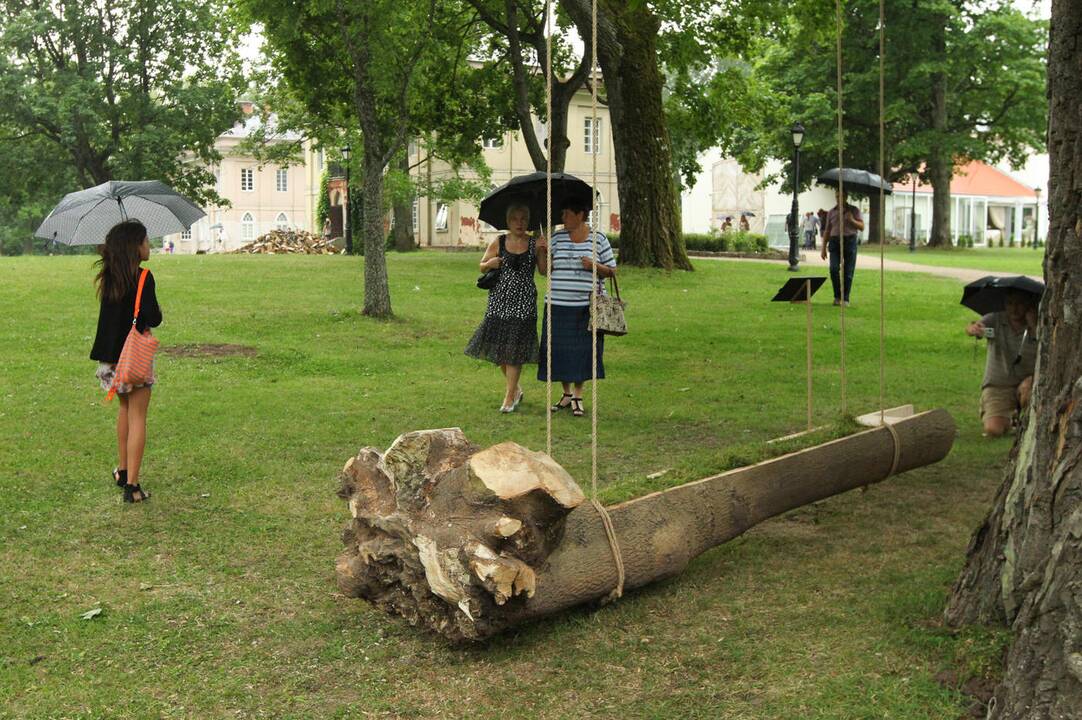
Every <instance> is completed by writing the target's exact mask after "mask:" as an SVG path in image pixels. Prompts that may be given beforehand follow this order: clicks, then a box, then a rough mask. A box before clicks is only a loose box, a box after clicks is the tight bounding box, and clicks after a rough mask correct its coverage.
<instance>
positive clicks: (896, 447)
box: [883, 423, 902, 480]
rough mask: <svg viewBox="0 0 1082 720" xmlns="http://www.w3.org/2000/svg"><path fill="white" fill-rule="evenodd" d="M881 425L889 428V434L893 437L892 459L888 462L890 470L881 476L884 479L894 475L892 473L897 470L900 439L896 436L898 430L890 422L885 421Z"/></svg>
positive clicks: (900, 446) (900, 447)
mask: <svg viewBox="0 0 1082 720" xmlns="http://www.w3.org/2000/svg"><path fill="white" fill-rule="evenodd" d="M883 427H885V428H886V429H887V430H890V436H891V437H892V438H894V459H893V460H891V463H890V472H888V473H887V475H886V477H884V478H883V479H884V480H886V479H887V478H889V477H891V476H892V475H894V473H896V472H898V460H899V459H901V457H902V439H901V438H900V437H898V431H897V430H896V429H895V428H894V426H893V425H891V424H890V423H885V424H884V426H883Z"/></svg>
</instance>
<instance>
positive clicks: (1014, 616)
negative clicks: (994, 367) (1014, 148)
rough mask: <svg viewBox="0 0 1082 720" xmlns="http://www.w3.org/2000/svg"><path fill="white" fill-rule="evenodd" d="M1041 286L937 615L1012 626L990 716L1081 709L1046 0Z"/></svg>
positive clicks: (1067, 0) (1076, 396)
mask: <svg viewBox="0 0 1082 720" xmlns="http://www.w3.org/2000/svg"><path fill="white" fill-rule="evenodd" d="M1048 96H1049V101H1050V102H1049V105H1050V107H1049V132H1048V139H1049V143H1048V144H1049V150H1050V155H1051V158H1050V162H1051V169H1050V178H1049V198H1048V206H1049V220H1050V224H1049V231H1048V249H1047V254H1046V256H1045V281H1046V284H1047V289H1046V291H1045V294H1044V299H1043V300H1042V302H1041V313H1040V320H1039V323H1038V333H1039V342H1040V346H1039V350H1038V359H1037V371H1036V373H1035V376H1034V380H1035V382H1034V391H1033V399H1032V405H1031V407H1030V410H1029V412H1027V413H1026V415H1025V420H1024V423H1023V426H1022V429H1021V431H1020V433H1019V436H1018V438H1017V439H1016V440H1015V445H1014V448H1013V449H1012V451H1011V459H1010V462H1009V463H1008V466H1007V470H1006V474H1005V478H1004V481H1003V484H1002V486H1001V487H1000V489H999V492H998V494H997V495H996V499H995V502H994V504H993V507H992V510H991V512H990V513H989V514H988V517H987V518H985V520H984V522H983V524H982V525H981V527H980V528H978V530H977V531H976V533H975V534H974V536H973V539H972V541H971V543H970V547H969V552H968V554H967V558H966V565H965V567H964V569H963V570H962V573H961V575H960V576H959V577H958V580H957V581H956V582H955V585H954V589H953V591H952V593H951V597H950V601H949V603H948V606H947V611H946V619H947V621H948V622H949V623H950V624H952V625H959V624H963V623H1006V624H1008V625H1009V626H1010V628H1011V630H1012V633H1013V635H1014V641H1013V643H1012V645H1011V648H1010V650H1009V652H1008V655H1007V663H1006V668H1005V671H1004V676H1003V679H1002V681H1001V682H1000V684H999V686H998V687H997V688H996V692H995V697H994V700H995V702H994V703H991V704H990V705H989V714H988V718H990V719H993V720H1000V719H1002V720H1007V719H1008V718H1010V719H1013V718H1025V719H1026V720H1053V719H1055V720H1060V719H1063V720H1066V719H1068V718H1080V717H1082V355H1080V354H1079V352H1078V348H1079V346H1080V345H1082V287H1080V284H1079V278H1080V277H1082V4H1079V3H1078V2H1075V0H1053V3H1052V23H1051V37H1050V43H1049V61H1048Z"/></svg>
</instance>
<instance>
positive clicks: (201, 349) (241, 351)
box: [162, 343, 259, 357]
mask: <svg viewBox="0 0 1082 720" xmlns="http://www.w3.org/2000/svg"><path fill="white" fill-rule="evenodd" d="M162 352H163V353H165V354H166V355H172V356H173V357H236V356H240V357H255V356H256V355H257V354H258V352H259V351H258V350H256V349H255V348H254V347H252V346H251V345H232V344H229V343H224V344H223V343H194V344H189V345H165V346H163V347H162Z"/></svg>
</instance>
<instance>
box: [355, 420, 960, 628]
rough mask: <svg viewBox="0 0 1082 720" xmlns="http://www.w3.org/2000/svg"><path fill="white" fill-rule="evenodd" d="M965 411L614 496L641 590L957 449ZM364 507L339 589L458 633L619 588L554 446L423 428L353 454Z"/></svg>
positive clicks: (594, 518) (599, 532)
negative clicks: (791, 516) (550, 450)
mask: <svg viewBox="0 0 1082 720" xmlns="http://www.w3.org/2000/svg"><path fill="white" fill-rule="evenodd" d="M954 434H955V426H954V420H953V419H952V418H951V416H950V415H949V414H948V413H947V412H946V411H944V410H933V411H929V412H926V413H922V414H919V415H914V416H912V417H910V418H907V419H905V420H902V421H900V422H898V423H896V424H895V425H894V426H893V432H891V430H890V429H889V428H886V427H880V428H876V429H873V430H868V431H865V432H861V433H858V434H855V435H852V436H849V437H846V438H842V439H839V440H834V441H832V442H829V443H826V444H824V445H819V446H816V447H813V448H809V449H806V450H802V451H800V452H796V453H792V454H790V455H785V456H782V457H779V458H775V459H773V460H769V461H767V462H763V463H760V464H758V465H753V466H750V467H745V468H740V469H737V470H732V471H729V472H726V473H723V474H720V475H715V476H713V477H708V478H705V479H703V480H699V481H696V482H692V483H688V484H686V485H681V486H679V487H675V488H672V489H669V490H666V491H664V492H658V493H654V494H651V495H647V496H645V497H642V498H638V499H636V500H632V501H630V502H625V503H621V504H619V505H615V506H612V507H610V508H608V511H609V513H610V516H611V518H612V522H613V525H614V528H615V531H616V537H617V540H618V545H619V551H620V552H621V554H622V558H623V563H624V568H625V572H626V578H625V587H626V588H628V589H630V588H636V587H640V586H643V585H646V584H649V583H652V582H655V581H657V580H660V579H663V578H667V577H671V576H673V575H677V574H678V573H680V572H681V571H682V570H683V569H684V568H685V567H686V566H687V564H688V562H690V561H691V559H692V558H694V557H696V556H697V555H699V554H701V553H703V552H705V551H706V550H709V549H710V548H712V547H714V546H716V545H720V544H721V543H724V542H725V541H727V540H730V539H732V538H734V537H736V536H738V535H740V534H741V533H743V532H744V531H746V530H748V529H749V528H751V527H752V526H754V525H756V524H757V523H760V522H762V521H763V520H766V519H767V518H770V517H774V516H776V515H779V514H781V513H784V512H786V511H788V510H791V509H793V508H797V507H800V506H802V505H807V504H808V503H811V502H815V501H816V500H821V499H823V498H826V497H830V496H832V495H836V494H838V493H842V492H845V491H846V490H852V489H854V488H858V487H862V486H865V485H869V484H872V483H876V482H879V481H881V480H884V479H886V478H887V477H889V476H890V475H891V471H892V469H893V470H894V472H895V473H900V472H905V471H906V470H910V469H913V468H917V467H921V466H924V465H929V464H931V463H934V462H937V461H939V460H941V459H942V458H944V457H945V456H946V455H947V453H948V452H949V451H950V448H951V445H952V444H953V442H954ZM340 480H341V489H340V492H339V495H340V496H341V497H342V498H343V499H345V500H346V501H348V503H349V508H350V512H351V514H352V519H351V520H350V522H349V524H348V526H347V527H346V529H345V532H344V534H343V542H344V544H345V550H344V552H342V554H341V555H340V556H339V557H338V562H337V579H338V585H339V588H340V589H341V590H342V592H343V593H345V594H346V595H348V596H351V597H359V598H364V599H366V600H368V601H370V602H372V603H373V604H375V605H376V606H378V607H381V608H383V609H385V610H387V611H388V612H391V613H394V614H397V615H401V616H402V617H404V618H406V619H407V620H408V621H409V622H410V623H412V624H414V625H419V626H423V627H425V628H428V629H430V630H433V631H435V632H437V633H439V634H440V635H443V636H444V637H446V638H448V639H450V640H452V641H463V640H479V639H483V638H486V637H489V636H491V635H494V634H496V633H499V632H500V631H502V630H505V629H507V628H509V627H513V626H515V625H519V624H521V623H524V622H528V621H530V620H532V619H535V618H539V617H543V616H546V615H551V614H553V613H557V612H560V611H561V610H564V609H566V608H569V607H573V606H575V605H580V604H583V603H589V602H592V601H596V600H599V599H601V598H603V597H604V596H606V595H607V594H608V593H609V592H610V591H611V590H612V589H613V587H614V586H615V585H616V582H617V571H616V565H615V562H614V556H613V548H612V547H611V545H610V543H609V540H608V538H607V536H606V533H605V528H604V525H603V522H602V518H601V516H600V514H599V512H598V510H597V509H596V508H595V507H594V506H593V505H592V504H591V503H588V502H586V501H585V497H584V495H583V493H582V491H581V490H580V489H579V487H578V485H576V483H575V481H574V480H573V479H572V478H571V477H570V475H568V474H567V472H566V471H564V470H563V468H561V467H560V466H559V465H558V464H557V463H556V462H555V461H553V460H552V459H551V458H550V457H548V456H547V455H545V454H544V453H537V452H532V451H530V450H527V449H526V448H523V447H521V446H519V445H517V444H515V443H511V442H506V443H501V444H499V445H495V446H492V447H490V448H487V449H484V450H481V449H479V448H477V447H476V446H474V445H472V444H471V443H470V442H469V441H468V440H467V439H466V437H465V436H464V435H463V434H462V431H461V430H459V429H457V428H450V429H443V430H426V431H419V432H411V433H407V434H405V435H402V436H400V437H399V438H398V439H397V440H395V442H394V443H393V444H392V445H391V447H390V448H389V449H388V450H387V451H386V452H385V453H380V452H379V451H377V450H375V449H372V448H365V449H363V450H361V451H360V452H359V453H358V454H357V455H356V456H355V457H353V458H350V459H349V461H348V462H347V463H346V466H345V468H344V469H343V471H342V473H341V475H340Z"/></svg>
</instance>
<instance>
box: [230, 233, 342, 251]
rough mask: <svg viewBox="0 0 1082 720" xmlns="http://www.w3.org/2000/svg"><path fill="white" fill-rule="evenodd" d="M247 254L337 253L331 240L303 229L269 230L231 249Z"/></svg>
mask: <svg viewBox="0 0 1082 720" xmlns="http://www.w3.org/2000/svg"><path fill="white" fill-rule="evenodd" d="M233 252H234V253H247V254H249V255H257V254H264V255H337V254H338V252H339V250H338V249H337V248H335V246H334V242H333V241H332V240H326V239H324V238H321V237H318V236H316V235H313V234H312V233H310V232H305V231H304V230H271V231H270V232H269V233H266V234H265V235H260V236H259V237H257V238H256V239H255V240H253V241H252V242H250V243H248V244H247V245H244V246H242V247H240V248H238V249H236V250H234V251H233Z"/></svg>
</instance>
